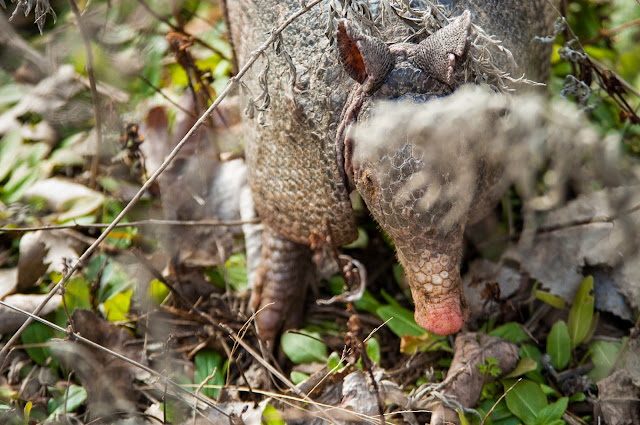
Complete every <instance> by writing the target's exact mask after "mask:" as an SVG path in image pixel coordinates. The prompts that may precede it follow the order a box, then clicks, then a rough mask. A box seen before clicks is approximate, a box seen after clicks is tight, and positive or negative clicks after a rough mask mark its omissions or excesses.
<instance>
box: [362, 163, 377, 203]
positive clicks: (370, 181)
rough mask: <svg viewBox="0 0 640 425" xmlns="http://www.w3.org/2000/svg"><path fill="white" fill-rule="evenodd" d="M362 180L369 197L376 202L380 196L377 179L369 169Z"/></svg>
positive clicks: (363, 174)
mask: <svg viewBox="0 0 640 425" xmlns="http://www.w3.org/2000/svg"><path fill="white" fill-rule="evenodd" d="M360 180H361V181H362V185H363V186H364V188H365V190H366V191H367V194H368V195H369V197H370V198H371V199H372V200H375V199H376V196H377V194H378V186H377V185H376V182H375V179H374V178H373V175H372V174H371V171H369V170H368V169H366V170H364V172H363V173H362V177H361V178H360Z"/></svg>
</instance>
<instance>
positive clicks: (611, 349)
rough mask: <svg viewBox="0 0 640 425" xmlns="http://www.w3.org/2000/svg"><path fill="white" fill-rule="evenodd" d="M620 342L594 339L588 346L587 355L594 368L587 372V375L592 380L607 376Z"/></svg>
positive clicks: (595, 380) (616, 355)
mask: <svg viewBox="0 0 640 425" xmlns="http://www.w3.org/2000/svg"><path fill="white" fill-rule="evenodd" d="M620 347H621V344H620V343H618V342H607V341H595V342H594V343H593V344H591V346H589V355H590V356H591V361H592V362H593V364H594V366H595V367H594V368H593V370H592V371H591V372H589V376H590V377H591V379H593V381H594V382H598V381H600V380H601V379H604V378H606V377H607V376H609V373H610V372H612V370H611V369H612V368H613V364H614V363H615V361H616V358H617V357H618V353H619V352H620Z"/></svg>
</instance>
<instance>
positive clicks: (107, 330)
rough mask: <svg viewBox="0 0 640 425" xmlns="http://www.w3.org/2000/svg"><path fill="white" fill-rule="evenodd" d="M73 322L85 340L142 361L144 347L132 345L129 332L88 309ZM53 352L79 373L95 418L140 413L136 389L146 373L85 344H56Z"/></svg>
mask: <svg viewBox="0 0 640 425" xmlns="http://www.w3.org/2000/svg"><path fill="white" fill-rule="evenodd" d="M72 319H73V323H74V326H75V329H76V331H77V332H78V333H80V335H82V336H83V337H85V338H87V339H89V340H91V341H93V342H95V343H97V344H100V345H101V346H103V347H105V348H108V349H110V350H112V351H115V352H117V353H119V354H122V355H123V356H125V357H128V358H130V359H133V360H136V361H141V360H142V359H141V353H140V346H139V345H130V344H129V343H131V342H132V341H133V340H134V338H133V337H132V336H131V335H130V334H129V333H127V332H126V331H125V330H123V329H118V328H115V327H114V326H113V325H111V324H110V323H109V322H107V321H106V320H104V319H102V318H101V317H99V316H98V315H96V314H95V313H93V312H91V311H88V310H75V311H74V312H73V315H72ZM53 349H54V353H55V355H56V357H57V358H59V359H60V360H61V362H63V363H64V364H65V365H66V367H68V368H70V369H72V370H73V371H75V373H76V374H77V375H78V378H79V379H80V382H81V383H82V386H83V387H84V388H85V389H86V390H87V396H88V399H89V405H90V407H91V411H92V416H94V417H97V416H100V415H101V414H110V413H112V412H114V411H122V412H135V411H136V406H135V404H134V403H135V401H136V400H137V399H138V396H139V395H138V392H137V391H135V390H134V388H133V382H134V378H142V377H143V375H146V372H144V371H141V370H140V369H138V368H136V367H134V366H132V365H130V364H128V363H125V362H124V361H122V360H120V359H117V358H116V357H114V356H112V355H110V354H108V353H106V352H104V351H101V350H99V349H97V348H92V347H88V346H87V345H85V344H81V343H76V342H64V343H61V344H56V345H54V346H53Z"/></svg>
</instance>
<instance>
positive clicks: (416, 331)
mask: <svg viewBox="0 0 640 425" xmlns="http://www.w3.org/2000/svg"><path fill="white" fill-rule="evenodd" d="M376 314H377V315H378V317H380V318H381V319H382V320H383V321H385V322H386V321H387V320H388V322H387V326H389V329H391V331H392V332H393V333H394V334H396V335H398V336H399V337H400V338H402V337H403V336H404V335H413V336H420V335H423V334H424V333H425V332H427V331H425V330H424V329H422V328H421V327H420V326H418V324H417V323H416V321H415V319H414V318H413V312H412V311H410V310H407V309H406V308H404V307H401V306H400V305H383V306H382V307H379V308H378V309H376ZM389 319H391V320H389Z"/></svg>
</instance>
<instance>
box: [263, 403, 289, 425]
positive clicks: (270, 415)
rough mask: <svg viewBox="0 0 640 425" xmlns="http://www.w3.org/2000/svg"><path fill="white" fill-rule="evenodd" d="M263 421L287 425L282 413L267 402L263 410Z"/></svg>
mask: <svg viewBox="0 0 640 425" xmlns="http://www.w3.org/2000/svg"><path fill="white" fill-rule="evenodd" d="M262 421H263V423H264V425H287V423H286V422H285V421H284V420H283V419H282V415H280V413H279V412H278V411H277V410H276V408H275V407H273V406H272V405H270V404H267V405H266V406H265V408H264V410H263V411H262Z"/></svg>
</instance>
